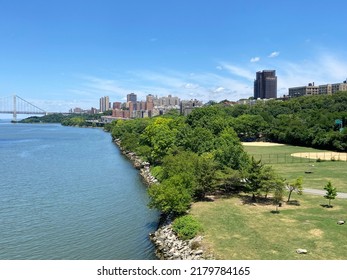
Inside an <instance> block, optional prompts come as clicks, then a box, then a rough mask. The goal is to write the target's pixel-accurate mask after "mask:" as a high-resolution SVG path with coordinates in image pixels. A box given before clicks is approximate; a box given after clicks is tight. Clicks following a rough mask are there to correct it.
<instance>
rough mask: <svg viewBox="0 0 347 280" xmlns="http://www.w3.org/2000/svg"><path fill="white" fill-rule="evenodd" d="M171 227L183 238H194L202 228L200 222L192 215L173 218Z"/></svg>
mask: <svg viewBox="0 0 347 280" xmlns="http://www.w3.org/2000/svg"><path fill="white" fill-rule="evenodd" d="M172 229H173V230H174V232H175V233H176V234H177V235H178V237H179V238H181V239H183V240H187V239H192V238H194V237H195V236H196V235H197V234H198V232H199V231H200V230H201V229H202V227H201V224H200V223H199V222H198V221H197V220H195V219H194V218H193V217H192V216H189V215H186V216H181V217H179V218H177V219H175V220H174V221H173V223H172Z"/></svg>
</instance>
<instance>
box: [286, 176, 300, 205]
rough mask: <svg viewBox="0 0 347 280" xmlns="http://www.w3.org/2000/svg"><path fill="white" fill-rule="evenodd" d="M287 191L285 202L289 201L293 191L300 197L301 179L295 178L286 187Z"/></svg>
mask: <svg viewBox="0 0 347 280" xmlns="http://www.w3.org/2000/svg"><path fill="white" fill-rule="evenodd" d="M287 189H288V191H289V194H288V199H287V202H289V201H290V197H291V195H292V192H293V191H295V192H296V193H297V194H298V195H302V178H301V177H299V178H297V179H296V180H295V181H294V182H293V183H292V184H290V185H287Z"/></svg>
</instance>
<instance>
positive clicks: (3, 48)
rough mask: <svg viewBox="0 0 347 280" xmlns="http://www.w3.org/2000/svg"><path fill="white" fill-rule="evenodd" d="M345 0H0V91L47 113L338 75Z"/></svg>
mask: <svg viewBox="0 0 347 280" xmlns="http://www.w3.org/2000/svg"><path fill="white" fill-rule="evenodd" d="M346 9H347V1H345V0H330V1H326V0H320V1H313V0H312V1H311V0H307V1H305V0H290V1H289V0H283V1H275V0H267V1H255V0H213V1H207V0H205V1H201V0H174V1H171V0H166V1H159V0H146V1H144V0H142V1H141V0H127V1H118V0H98V1H88V0H83V1H81V0H75V1H74V0H69V1H67V0H57V1H48V0H46V1H43V0H31V1H25V0H22V1H19V0H0V98H1V97H4V96H9V95H11V94H14V93H16V94H18V95H19V96H21V97H23V98H24V99H27V100H29V101H30V102H32V103H34V104H36V105H38V106H39V107H42V108H44V109H46V110H48V111H62V112H64V111H68V110H69V109H70V108H74V107H82V108H84V109H87V108H90V107H92V106H94V107H98V102H99V98H100V97H101V96H105V95H108V96H110V99H111V101H124V98H125V97H126V95H127V94H128V93H130V92H134V93H136V94H137V95H138V99H144V98H145V96H146V95H147V94H154V95H158V96H166V95H168V94H172V95H174V96H178V97H180V98H181V99H191V98H197V99H200V100H202V101H204V102H206V101H208V100H215V101H220V100H223V99H228V100H238V99H240V98H248V97H250V96H253V80H254V78H255V72H256V71H260V70H263V69H274V70H276V72H277V76H278V96H282V95H283V94H287V93H288V87H293V86H300V85H305V84H307V83H309V82H315V83H316V84H327V83H337V82H342V81H343V80H345V79H346V78H347V60H346V57H347V56H346V55H347V48H346V46H347V34H346V27H347V17H346V15H345V11H346Z"/></svg>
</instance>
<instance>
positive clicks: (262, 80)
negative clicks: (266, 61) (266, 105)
mask: <svg viewBox="0 0 347 280" xmlns="http://www.w3.org/2000/svg"><path fill="white" fill-rule="evenodd" d="M258 98H261V99H269V98H277V76H276V71H275V70H263V71H259V72H257V73H256V79H255V80H254V99H258Z"/></svg>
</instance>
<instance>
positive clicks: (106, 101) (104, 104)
mask: <svg viewBox="0 0 347 280" xmlns="http://www.w3.org/2000/svg"><path fill="white" fill-rule="evenodd" d="M107 110H110V98H109V97H108V96H104V97H101V98H100V112H106V111H107Z"/></svg>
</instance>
